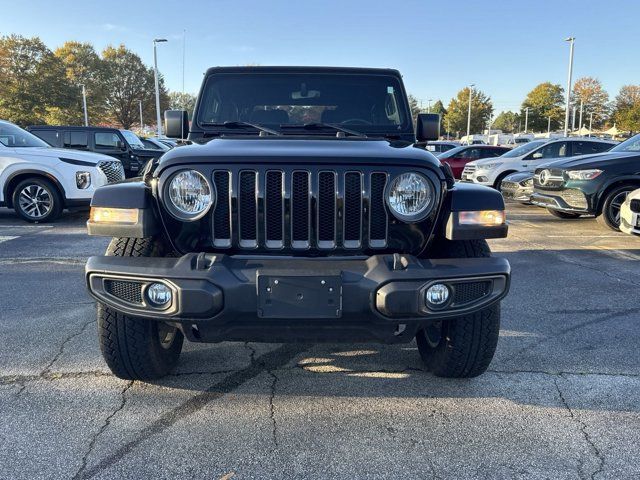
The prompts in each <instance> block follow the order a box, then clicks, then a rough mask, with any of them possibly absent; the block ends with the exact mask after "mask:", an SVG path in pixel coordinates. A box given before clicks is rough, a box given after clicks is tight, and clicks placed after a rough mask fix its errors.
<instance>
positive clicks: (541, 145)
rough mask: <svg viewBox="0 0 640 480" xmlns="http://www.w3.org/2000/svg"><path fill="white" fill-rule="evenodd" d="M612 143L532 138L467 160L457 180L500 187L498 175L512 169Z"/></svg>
mask: <svg viewBox="0 0 640 480" xmlns="http://www.w3.org/2000/svg"><path fill="white" fill-rule="evenodd" d="M616 144H617V142H613V141H611V140H602V139H599V138H590V137H571V138H558V139H553V140H547V139H542V140H533V141H531V142H529V143H525V144H524V145H520V146H519V147H516V148H514V149H513V150H511V151H509V152H507V153H505V154H504V155H501V156H499V157H496V158H487V159H484V160H476V161H474V162H469V163H467V164H466V165H465V167H464V171H463V172H462V176H461V180H462V181H463V182H473V183H479V184H481V185H488V186H490V187H494V188H497V189H500V184H501V183H502V179H503V178H504V177H506V176H507V175H510V174H512V173H515V172H532V171H534V170H535V169H536V168H537V167H538V166H539V165H541V164H543V163H548V162H553V161H555V160H562V159H564V158H566V157H574V156H576V155H587V154H592V153H600V152H604V151H606V150H609V149H610V148H611V147H613V146H614V145H616Z"/></svg>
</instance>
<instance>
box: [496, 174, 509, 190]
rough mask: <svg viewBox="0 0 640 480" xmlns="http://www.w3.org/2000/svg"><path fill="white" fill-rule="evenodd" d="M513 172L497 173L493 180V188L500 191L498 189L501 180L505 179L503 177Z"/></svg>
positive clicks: (500, 185) (500, 186)
mask: <svg viewBox="0 0 640 480" xmlns="http://www.w3.org/2000/svg"><path fill="white" fill-rule="evenodd" d="M512 173H514V172H504V173H502V174H500V175H498V178H496V181H495V182H493V188H495V189H496V190H498V191H500V189H501V188H502V180H504V179H505V177H507V176H508V175H511V174H512Z"/></svg>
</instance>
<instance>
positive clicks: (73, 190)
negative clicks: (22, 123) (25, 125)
mask: <svg viewBox="0 0 640 480" xmlns="http://www.w3.org/2000/svg"><path fill="white" fill-rule="evenodd" d="M120 180H124V169H123V168H122V163H121V162H120V160H117V159H114V158H113V157H109V156H106V155H100V154H97V153H91V152H81V151H78V150H69V149H60V148H52V147H51V146H49V145H48V144H47V143H46V142H44V141H43V140H40V139H39V138H38V137H36V136H35V135H33V134H32V133H29V132H27V131H26V130H23V129H21V128H20V127H18V126H16V125H14V124H13V123H9V122H5V121H2V120H0V207H9V208H14V209H15V211H16V213H17V214H18V215H19V216H20V217H21V218H23V219H24V220H27V221H28V222H45V221H52V220H55V218H56V217H58V216H59V215H60V213H61V212H62V210H63V209H64V208H73V207H83V206H88V205H89V203H90V202H91V198H92V197H93V192H95V190H96V189H97V188H98V187H100V186H102V185H106V184H107V183H114V182H118V181H120Z"/></svg>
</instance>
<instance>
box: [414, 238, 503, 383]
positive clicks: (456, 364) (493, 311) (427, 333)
mask: <svg viewBox="0 0 640 480" xmlns="http://www.w3.org/2000/svg"><path fill="white" fill-rule="evenodd" d="M431 253H432V254H430V255H429V257H431V258H478V257H489V256H491V249H490V248H489V245H487V242H486V241H484V240H460V241H449V240H442V239H441V240H438V241H437V243H436V244H435V245H433V247H432V251H431ZM499 331H500V304H494V305H492V306H491V307H487V308H485V309H483V310H480V311H478V312H475V313H471V314H469V315H463V316H460V317H456V318H452V319H448V320H441V321H439V322H436V323H434V324H432V325H429V326H427V327H425V328H424V329H422V330H420V331H419V332H418V334H417V335H416V343H417V344H418V351H419V352H420V356H421V357H422V361H423V362H424V363H425V365H426V366H427V368H428V369H429V370H431V371H432V372H433V373H434V375H437V376H439V377H448V378H470V377H476V376H478V375H480V374H481V373H483V372H485V371H486V370H487V368H488V367H489V364H490V363H491V360H492V359H493V355H494V353H495V351H496V346H497V344H498V334H499Z"/></svg>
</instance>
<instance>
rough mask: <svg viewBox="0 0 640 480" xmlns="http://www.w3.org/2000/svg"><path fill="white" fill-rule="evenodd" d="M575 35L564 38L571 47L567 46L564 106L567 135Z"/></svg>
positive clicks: (565, 131)
mask: <svg viewBox="0 0 640 480" xmlns="http://www.w3.org/2000/svg"><path fill="white" fill-rule="evenodd" d="M575 40H576V39H575V37H569V38H565V42H569V43H570V44H571V47H570V48H569V74H568V75H567V100H566V102H565V108H564V136H565V137H566V136H567V135H568V130H569V103H570V102H571V76H572V75H573V44H574V42H575Z"/></svg>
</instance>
